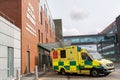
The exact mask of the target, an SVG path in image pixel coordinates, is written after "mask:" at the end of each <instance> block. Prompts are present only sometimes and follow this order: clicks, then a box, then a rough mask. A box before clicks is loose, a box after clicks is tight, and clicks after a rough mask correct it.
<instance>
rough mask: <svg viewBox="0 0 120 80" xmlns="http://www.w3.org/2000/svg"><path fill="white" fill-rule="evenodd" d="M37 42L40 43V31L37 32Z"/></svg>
mask: <svg viewBox="0 0 120 80" xmlns="http://www.w3.org/2000/svg"><path fill="white" fill-rule="evenodd" d="M38 41H39V43H40V30H38Z"/></svg>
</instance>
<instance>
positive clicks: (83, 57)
mask: <svg viewBox="0 0 120 80" xmlns="http://www.w3.org/2000/svg"><path fill="white" fill-rule="evenodd" d="M82 59H83V60H85V61H91V59H90V57H89V56H88V55H87V54H86V53H82Z"/></svg>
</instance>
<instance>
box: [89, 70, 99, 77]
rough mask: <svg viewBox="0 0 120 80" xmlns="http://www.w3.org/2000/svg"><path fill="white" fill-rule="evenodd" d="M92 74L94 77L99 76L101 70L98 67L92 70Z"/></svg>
mask: <svg viewBox="0 0 120 80" xmlns="http://www.w3.org/2000/svg"><path fill="white" fill-rule="evenodd" d="M90 75H91V76H93V77H97V76H99V72H98V70H97V69H92V70H91V72H90Z"/></svg>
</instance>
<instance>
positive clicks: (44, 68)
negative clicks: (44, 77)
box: [43, 64, 46, 72]
mask: <svg viewBox="0 0 120 80" xmlns="http://www.w3.org/2000/svg"><path fill="white" fill-rule="evenodd" d="M43 71H44V72H46V65H45V64H44V65H43Z"/></svg>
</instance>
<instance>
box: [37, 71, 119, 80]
mask: <svg viewBox="0 0 120 80" xmlns="http://www.w3.org/2000/svg"><path fill="white" fill-rule="evenodd" d="M39 80H120V69H116V70H115V72H112V73H111V74H110V75H108V76H100V77H91V76H88V75H77V74H67V75H58V73H56V72H52V71H51V72H47V73H46V74H45V75H43V76H39Z"/></svg>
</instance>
